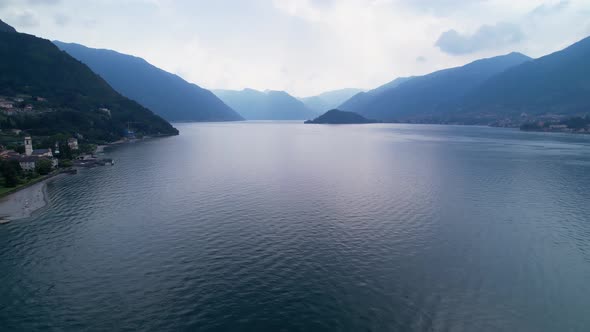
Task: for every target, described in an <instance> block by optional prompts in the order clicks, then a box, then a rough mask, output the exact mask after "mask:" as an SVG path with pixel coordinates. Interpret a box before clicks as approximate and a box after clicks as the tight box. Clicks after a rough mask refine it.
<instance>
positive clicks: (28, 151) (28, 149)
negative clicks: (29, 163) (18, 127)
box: [25, 136, 33, 156]
mask: <svg viewBox="0 0 590 332" xmlns="http://www.w3.org/2000/svg"><path fill="white" fill-rule="evenodd" d="M32 154H33V140H32V139H31V136H27V137H25V155H27V156H30V155H32Z"/></svg>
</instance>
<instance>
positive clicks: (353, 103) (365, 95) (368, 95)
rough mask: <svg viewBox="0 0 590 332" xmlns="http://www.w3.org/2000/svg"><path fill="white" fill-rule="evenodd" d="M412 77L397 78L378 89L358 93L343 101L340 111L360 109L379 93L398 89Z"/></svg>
mask: <svg viewBox="0 0 590 332" xmlns="http://www.w3.org/2000/svg"><path fill="white" fill-rule="evenodd" d="M411 78H412V77H398V78H396V79H394V80H393V81H391V82H389V83H386V84H383V85H382V86H380V87H377V88H375V89H373V90H369V91H367V92H359V93H357V94H355V95H354V96H352V97H351V98H349V99H347V100H346V101H343V103H342V104H340V105H339V108H341V109H360V108H362V107H364V106H365V104H366V103H368V102H369V101H370V100H371V99H372V98H375V96H377V95H378V94H380V93H383V92H385V91H387V90H390V89H393V88H396V87H398V86H399V85H400V84H402V83H404V82H407V81H408V80H410V79H411Z"/></svg>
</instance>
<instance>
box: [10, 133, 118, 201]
mask: <svg viewBox="0 0 590 332" xmlns="http://www.w3.org/2000/svg"><path fill="white" fill-rule="evenodd" d="M10 134H12V135H13V136H17V137H22V134H23V133H22V131H21V130H18V129H15V130H12V131H11V133H10ZM10 134H9V135H10ZM2 136H3V137H4V138H5V137H6V136H7V135H6V134H5V133H2ZM22 143H23V144H22V145H20V144H19V145H16V146H14V148H13V149H10V148H6V147H5V146H2V145H0V175H1V177H0V197H1V196H3V195H5V194H8V193H12V192H14V191H17V190H18V189H19V188H21V187H22V188H24V187H26V186H28V185H30V184H33V183H37V182H39V181H42V180H44V179H46V178H49V177H51V176H54V175H57V174H60V173H70V174H75V173H76V172H77V170H76V168H75V167H94V166H105V165H113V164H114V162H113V160H112V159H99V158H97V157H96V152H97V151H98V150H100V148H101V147H98V146H96V145H93V144H82V145H81V144H79V143H78V138H76V137H70V138H67V139H66V140H63V141H61V142H60V141H56V142H55V144H54V148H53V149H52V148H40V149H34V148H33V139H32V137H31V136H29V135H25V136H24V137H23V141H22Z"/></svg>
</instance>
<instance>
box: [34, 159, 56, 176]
mask: <svg viewBox="0 0 590 332" xmlns="http://www.w3.org/2000/svg"><path fill="white" fill-rule="evenodd" d="M52 167H53V165H52V164H51V160H49V159H40V160H39V161H37V163H36V165H35V171H36V172H37V173H39V174H41V175H47V174H49V173H51V169H52Z"/></svg>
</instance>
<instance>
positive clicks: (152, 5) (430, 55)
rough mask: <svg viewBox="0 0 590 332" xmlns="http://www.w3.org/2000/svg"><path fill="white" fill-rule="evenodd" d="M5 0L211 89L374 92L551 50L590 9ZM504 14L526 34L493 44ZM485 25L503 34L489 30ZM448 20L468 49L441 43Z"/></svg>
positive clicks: (506, 1)
mask: <svg viewBox="0 0 590 332" xmlns="http://www.w3.org/2000/svg"><path fill="white" fill-rule="evenodd" d="M6 1H7V0H0V18H2V19H3V20H4V21H5V22H7V23H9V24H13V25H14V26H15V27H16V28H17V29H19V30H20V31H23V32H27V33H32V34H36V35H38V36H40V37H44V38H48V39H58V40H62V41H66V42H78V43H81V44H84V45H87V46H90V47H100V48H110V49H115V50H117V51H120V52H123V53H128V54H133V55H137V56H140V57H143V58H145V59H146V60H148V61H150V62H151V63H153V64H154V65H157V66H159V67H161V68H163V69H165V70H168V71H171V72H175V73H178V74H180V75H181V76H183V77H184V78H186V79H188V80H190V81H192V82H195V83H197V84H199V85H202V86H204V87H207V88H232V89H241V88H245V87H251V88H255V89H259V90H265V89H276V90H287V91H289V92H291V93H293V94H295V95H310V94H314V93H319V92H322V91H326V90H333V89H338V88H344V87H358V88H365V89H370V88H373V87H375V86H377V85H379V84H382V83H385V82H388V81H390V80H392V79H393V78H395V77H396V76H408V75H417V74H424V73H427V72H430V71H433V70H437V69H442V68H446V67H450V66H457V65H461V64H464V63H467V62H469V61H472V60H475V59H477V58H479V57H486V56H493V55H497V54H499V53H505V52H507V51H513V50H514V51H520V52H523V53H525V54H528V55H531V56H540V55H544V54H546V53H548V52H551V51H554V50H557V49H559V48H561V47H564V46H567V44H568V43H572V42H574V41H576V40H578V39H580V38H582V37H584V35H585V34H587V33H588V31H587V29H588V24H589V21H588V17H590V15H589V14H588V11H589V10H590V3H589V1H587V0H570V1H569V2H567V3H565V2H563V1H550V0H547V1H546V2H543V1H538V0H519V1H514V0H473V1H468V0H248V1H246V0H216V1H209V0H175V1H172V0H100V1H78V0H60V1H56V0H26V1H24V0H22V1H16V0H10V2H9V3H7V2H6ZM30 1H33V2H37V5H32V4H31V3H30ZM41 2H42V3H43V4H41ZM24 13H27V14H29V15H30V19H29V22H28V23H29V24H27V23H26V20H24V21H23V20H21V19H17V18H18V17H19V15H21V16H22V15H23V14H24ZM73 13H75V15H74V14H73ZM541 13H542V15H541ZM66 15H67V16H66ZM35 22H36V23H35ZM499 22H508V24H513V25H516V26H518V27H519V29H520V31H521V33H522V35H521V36H520V37H521V38H516V37H515V35H514V33H513V34H505V35H503V36H504V37H505V38H507V40H508V41H511V42H510V43H505V42H504V43H502V42H498V39H493V38H492V41H493V40H495V41H494V42H491V41H490V38H491V37H493V36H497V35H498V34H497V32H498V31H497V30H498V25H499ZM23 23H25V24H23ZM31 23H33V24H31ZM482 25H485V26H489V27H493V28H492V30H494V28H495V29H496V30H494V31H493V32H496V34H493V33H492V34H489V36H488V37H490V38H484V37H486V34H485V33H481V32H480V33H479V34H478V30H479V29H481V27H482ZM500 27H502V24H500ZM451 29H453V30H455V31H457V35H458V36H459V37H460V38H459V39H460V41H462V42H463V43H464V44H465V41H466V40H467V41H468V42H471V44H472V46H471V50H472V51H473V52H471V53H466V52H463V53H461V54H458V55H450V54H448V53H444V52H441V50H440V49H439V48H438V47H436V46H435V43H436V41H437V39H438V38H439V37H440V36H441V34H443V33H444V32H446V31H449V30H451ZM484 30H485V29H484ZM484 32H485V31H484ZM500 35H502V34H500ZM499 40H500V41H504V39H499ZM473 45H479V47H474V46H473ZM481 45H484V46H485V47H481ZM455 53H457V52H455ZM421 59H428V61H421Z"/></svg>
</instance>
